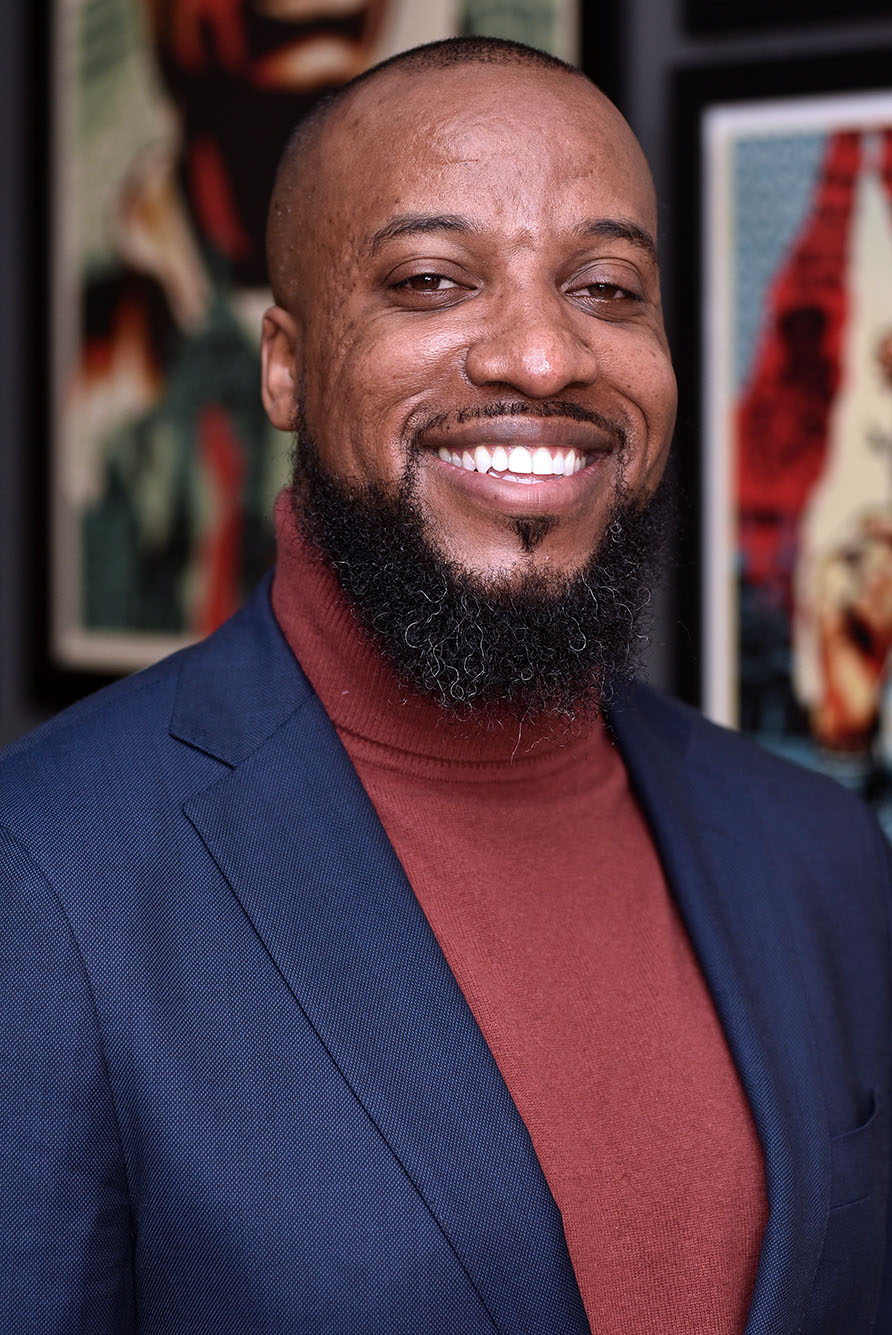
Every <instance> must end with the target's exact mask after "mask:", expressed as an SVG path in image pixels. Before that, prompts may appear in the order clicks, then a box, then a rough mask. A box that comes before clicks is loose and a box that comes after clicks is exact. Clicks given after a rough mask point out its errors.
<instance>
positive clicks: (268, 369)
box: [260, 306, 300, 431]
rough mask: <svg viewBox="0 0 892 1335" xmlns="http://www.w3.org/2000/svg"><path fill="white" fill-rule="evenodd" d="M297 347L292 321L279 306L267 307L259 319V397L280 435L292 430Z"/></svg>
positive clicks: (295, 323)
mask: <svg viewBox="0 0 892 1335" xmlns="http://www.w3.org/2000/svg"><path fill="white" fill-rule="evenodd" d="M299 345H300V335H299V332H298V327H297V322H296V321H295V319H294V317H293V316H292V315H290V314H289V313H288V311H286V310H285V309H284V307H282V306H271V307H270V308H269V310H268V311H267V312H266V313H265V315H264V317H263V329H262V333H261V340H260V358H261V364H262V367H263V381H262V394H263V406H264V408H265V409H266V415H267V417H268V418H269V420H270V421H271V422H272V424H273V426H274V427H278V429H279V430H280V431H291V430H293V428H294V412H295V406H296V403H297V380H298V375H299V371H298V367H297V362H298V354H299V351H300V347H299Z"/></svg>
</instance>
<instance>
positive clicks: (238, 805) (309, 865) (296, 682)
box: [175, 609, 588, 1335]
mask: <svg viewBox="0 0 892 1335" xmlns="http://www.w3.org/2000/svg"><path fill="white" fill-rule="evenodd" d="M265 615H267V616H268V615H269V614H268V609H267V612H266V614H265ZM261 638H262V639H263V642H264V643H265V645H266V649H265V654H266V655H269V654H270V653H272V654H273V659H274V661H273V662H272V663H271V662H270V661H269V659H268V658H267V661H265V662H260V661H258V662H257V663H254V664H250V663H245V662H243V663H242V665H241V669H242V670H241V672H240V674H239V677H236V678H235V679H234V682H235V684H234V688H233V692H232V693H233V695H235V696H238V691H239V684H240V681H244V680H250V678H246V677H245V676H244V673H245V671H248V672H251V671H254V672H257V673H262V674H263V676H262V677H261V680H265V681H267V682H269V681H271V680H274V681H277V682H278V686H279V691H281V690H282V689H283V687H285V683H286V682H287V683H288V685H287V688H286V693H285V695H284V699H285V700H287V701H289V702H290V703H289V704H288V708H287V711H284V712H286V713H287V716H286V717H285V718H284V721H283V718H282V715H283V705H282V699H283V697H282V696H281V695H278V694H277V693H272V692H268V695H269V697H270V699H271V701H272V703H270V704H269V705H268V706H265V708H266V715H267V727H268V726H269V725H270V724H272V725H273V727H274V731H272V734H271V735H269V736H268V737H267V738H266V740H265V741H263V742H262V744H259V745H258V742H257V733H258V731H262V729H259V727H258V725H257V724H256V723H255V725H253V728H251V727H248V725H246V724H245V723H244V721H242V722H240V723H239V724H238V725H236V726H235V727H232V728H230V727H227V725H226V722H225V714H226V711H227V710H228V709H236V710H237V709H238V708H239V704H240V698H239V699H235V700H234V701H232V700H231V701H230V702H229V703H228V704H227V703H225V702H223V701H221V700H220V699H218V700H216V701H215V711H216V715H217V720H216V725H215V724H214V723H213V721H212V720H211V718H210V712H209V710H208V709H207V708H206V706H205V695H206V691H205V694H204V695H202V694H200V693H197V692H196V690H194V689H193V686H194V687H195V688H197V687H198V686H199V684H200V683H201V682H202V681H204V682H206V681H207V679H208V678H207V673H206V671H204V670H201V666H200V665H198V667H197V669H196V670H191V669H190V676H191V677H192V678H193V682H192V683H191V684H190V682H186V683H184V689H183V691H182V692H181V697H180V701H179V703H178V706H177V713H176V728H175V731H176V733H177V735H178V736H180V737H181V738H183V739H184V740H188V741H190V742H191V744H200V745H201V747H202V749H204V750H212V749H213V747H214V745H215V743H214V741H213V740H212V734H213V733H214V731H215V728H216V733H217V736H218V737H224V736H225V737H226V738H227V740H226V742H225V743H224V744H223V745H222V749H223V750H228V752H229V758H228V763H230V764H233V765H234V769H233V771H232V772H231V773H228V774H226V775H225V776H224V778H223V779H222V780H221V781H220V782H218V783H217V784H216V785H215V786H214V787H213V788H211V789H209V790H207V791H206V792H204V793H202V794H200V795H199V796H197V797H196V798H194V799H193V800H192V801H191V802H190V803H188V804H187V806H186V814H187V816H188V818H189V819H190V821H191V822H192V823H193V825H194V826H195V828H196V830H197V831H198V833H199V835H200V836H201V838H202V840H203V841H204V843H205V845H206V847H207V849H208V851H209V852H210V854H211V856H212V857H213V858H214V860H215V862H216V863H217V865H218V866H219V868H220V870H221V871H222V873H223V875H224V876H225V877H226V879H227V880H228V882H229V884H230V885H231V887H232V889H233V891H234V892H235V894H236V895H237V896H238V898H239V900H240V902H241V904H242V906H243V908H244V910H245V912H246V913H247V915H248V916H249V918H250V920H251V922H252V923H253V924H254V927H255V928H256V930H257V932H258V934H259V935H260V937H261V939H262V940H263V942H264V943H265V945H266V948H267V950H268V951H269V954H270V956H271V958H272V960H273V962H274V963H275V965H276V967H277V968H278V970H279V971H280V973H281V974H282V977H283V978H284V979H285V981H286V983H287V984H288V986H289V988H290V989H291V991H292V993H293V995H294V997H295V1000H296V1002H297V1004H298V1005H299V1006H300V1007H301V1008H302V1009H303V1011H304V1013H305V1014H306V1016H307V1018H308V1019H309V1021H310V1022H311V1024H312V1025H313V1027H314V1028H315V1030H316V1032H317V1034H318V1035H319V1038H320V1040H321V1041H322V1043H323V1044H324V1045H325V1047H326V1049H327V1050H328V1052H329V1054H330V1055H331V1057H332V1060H333V1061H334V1062H335V1063H336V1064H337V1066H338V1068H339V1069H340V1071H341V1073H342V1074H343V1076H344V1079H345V1081H346V1082H347V1084H348V1085H349V1086H350V1088H351V1089H352V1090H353V1092H354V1094H355V1095H356V1097H357V1098H358V1099H359V1100H360V1101H361V1102H362V1104H363V1105H364V1107H365V1108H366V1110H367V1111H368V1113H369V1116H370V1117H371V1118H372V1120H373V1121H374V1123H375V1125H376V1126H377V1127H378V1129H379V1131H380V1133H381V1135H382V1136H383V1137H384V1138H385V1140H386V1141H387V1142H388V1144H389V1145H390V1147H391V1149H392V1151H393V1153H394V1154H395V1155H396V1157H397V1159H398V1160H399V1161H400V1163H401V1164H402V1165H403V1167H404V1169H405V1171H406V1173H407V1174H408V1175H409V1177H410V1179H411V1180H412V1182H413V1183H414V1185H415V1187H416V1188H417V1190H418V1191H419V1193H420V1194H421V1196H422V1197H423V1199H424V1201H425V1202H426V1204H427V1206H428V1208H429V1209H430V1211H431V1212H432V1214H433V1215H434V1217H435V1218H436V1219H437V1221H438V1223H439V1224H440V1226H441V1227H442V1229H443V1231H444V1233H445V1234H446V1236H447V1237H448V1238H449V1240H450V1242H451V1244H452V1246H453V1248H454V1250H455V1252H456V1254H457V1256H458V1258H459V1260H460V1262H461V1263H462V1265H463V1266H464V1267H465V1269H466V1271H467V1273H468V1275H469V1277H470V1279H471V1282H472V1283H473V1284H474V1285H475V1287H476V1288H477V1291H478V1293H479V1295H480V1298H481V1301H482V1303H483V1305H484V1307H485V1308H486V1310H487V1312H488V1313H489V1315H490V1317H491V1319H492V1322H493V1325H494V1327H495V1328H496V1329H497V1330H499V1331H501V1332H506V1333H507V1332H516V1333H517V1335H528V1332H530V1331H532V1330H548V1331H550V1332H566V1333H567V1335H570V1333H571V1332H572V1333H573V1335H583V1333H584V1332H587V1331H588V1324H587V1321H586V1318H585V1314H584V1310H583V1307H582V1302H581V1299H580V1296H579V1291H578V1288H577V1285H576V1281H575V1277H574V1275H573V1270H572V1267H571V1264H570V1260H569V1256H568V1253H567V1249H566V1244H565V1241H564V1235H563V1228H562V1224H561V1220H560V1215H559V1212H558V1210H557V1207H556V1206H555V1203H554V1201H553V1199H552V1197H551V1195H550V1193H549V1191H548V1187H547V1185H546V1182H545V1179H544V1177H543V1175H542V1172H541V1169H540V1167H539V1164H538V1161H537V1160H536V1157H535V1154H534V1152H533V1148H532V1145H531V1142H530V1140H529V1136H528V1134H527V1131H526V1128H525V1127H524V1125H523V1123H522V1121H521V1119H520V1117H519V1115H518V1113H517V1110H516V1109H515V1107H514V1104H513V1103H512V1101H511V1098H510V1095H509V1094H508V1091H507V1089H506V1087H505V1084H504V1081H503V1080H502V1077H501V1075H500V1074H499V1071H498V1069H497V1067H496V1065H495V1063H494V1061H493V1058H492V1055H491V1054H490V1052H489V1049H488V1048H487V1047H486V1044H485V1042H484V1040H483V1037H482V1035H481V1034H480V1031H479V1029H478V1027H477V1025H476V1022H475V1021H474V1019H473V1016H472V1015H471V1013H470V1010H469V1009H468V1006H467V1003H466V1002H465V1000H464V997H463V996H462V994H461V992H460V990H459V988H458V986H457V984H456V983H455V980H454V978H453V977H452V974H451V973H450V971H449V968H448V966H447V965H446V962H445V959H444V957H443V955H442V952H441V951H440V948H439V946H438V945H437V943H436V940H435V938H434V936H433V934H432V932H431V930H430V928H429V926H428V924H427V921H426V919H425V918H424V915H423V914H422V912H421V910H420V908H419V906H418V903H417V901H416V899H415V896H414V894H413V893H412V890H411V888H410V886H409V884H408V881H407V880H406V877H405V874H404V872H403V870H402V867H401V866H400V864H399V862H398V860H397V858H396V856H395V854H394V852H393V849H392V848H391V846H390V844H389V842H388V840H387V838H386V835H385V834H384V831H383V829H382V827H381V825H380V822H379V821H378V818H377V815H376V813H375V811H374V809H373V807H372V805H371V803H370V802H369V800H368V798H367V796H366V794H365V792H364V790H363V789H362V786H361V785H360V783H359V780H358V778H357V777H356V774H355V771H354V770H353V768H352V766H351V764H350V762H349V760H348V758H347V756H346V753H345V752H344V751H343V748H342V747H341V744H340V742H339V740H338V738H337V736H336V734H335V732H334V730H333V728H332V726H331V724H330V722H329V720H328V718H327V716H326V715H325V713H324V711H323V710H322V707H321V705H320V704H319V702H318V700H317V699H316V697H315V695H313V694H312V692H311V690H310V688H309V687H308V685H307V683H306V681H305V679H304V678H303V676H302V674H301V673H300V671H299V669H298V668H297V665H296V664H295V663H294V660H293V658H291V657H290V653H289V652H288V651H287V649H285V653H286V654H287V656H288V659H289V660H290V662H288V663H287V664H283V662H282V658H281V655H282V649H283V647H284V646H282V645H281V644H279V645H278V646H277V645H276V644H275V642H274V641H275V636H271V635H270V632H269V626H266V628H265V630H264V632H263V636H262V637H261ZM240 646H241V647H240V650H239V652H240V653H241V652H243V648H244V646H243V644H242V642H241V641H240ZM225 672H226V668H225V665H222V664H221V663H220V662H219V661H217V662H216V664H215V679H216V680H222V679H223V676H222V674H224V673H225ZM254 679H255V680H256V679H257V678H256V677H255V678H254ZM295 704H296V705H297V708H295ZM216 745H217V746H218V747H220V746H221V744H220V743H219V742H218V743H216ZM224 758H226V757H224Z"/></svg>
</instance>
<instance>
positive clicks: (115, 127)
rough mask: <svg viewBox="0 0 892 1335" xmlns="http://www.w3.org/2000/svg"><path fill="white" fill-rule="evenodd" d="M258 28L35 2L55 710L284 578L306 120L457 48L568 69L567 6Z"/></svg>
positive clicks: (360, 3) (44, 553)
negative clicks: (365, 86)
mask: <svg viewBox="0 0 892 1335" xmlns="http://www.w3.org/2000/svg"><path fill="white" fill-rule="evenodd" d="M266 8H268V7H264V6H260V5H256V6H255V5H253V4H249V3H247V0H213V2H211V0H38V4H37V5H35V15H37V13H38V11H40V18H39V19H37V18H35V30H36V31H38V32H40V34H41V38H42V40H43V42H44V43H45V45H44V52H45V60H46V75H45V80H43V81H42V91H43V93H45V94H47V96H46V98H45V101H46V102H47V104H48V105H49V106H50V108H51V111H52V115H51V117H50V127H49V139H48V142H47V145H46V161H47V163H48V171H47V175H46V184H45V186H41V187H40V188H39V189H38V190H37V191H36V195H37V198H36V200H35V209H34V216H35V226H36V227H38V228H41V227H42V228H44V231H43V234H42V236H41V248H42V252H43V253H42V256H41V262H42V271H41V272H40V273H39V274H38V275H36V279H35V282H36V286H37V288H38V289H41V288H42V295H43V297H44V298H45V309H46V311H47V318H46V320H45V321H40V322H39V323H40V326H41V328H40V330H39V331H37V334H36V337H35V341H34V348H33V356H32V362H33V365H34V368H35V375H34V412H33V422H34V435H35V439H36V440H40V441H45V442H46V448H45V451H44V452H43V454H42V456H41V458H40V459H39V461H37V462H36V463H35V469H34V471H35V491H36V503H35V513H34V530H35V534H36V535H37V543H38V546H39V550H38V552H37V553H36V557H35V567H36V572H37V573H36V583H37V587H38V591H39V593H38V598H37V602H38V605H39V606H41V607H42V609H43V619H42V624H41V625H40V627H39V630H38V636H37V640H38V643H37V645H36V652H35V665H34V671H33V673H32V674H31V676H32V682H33V685H34V693H35V696H36V697H37V698H38V699H39V700H40V702H41V703H42V704H45V705H50V706H51V707H55V706H58V705H61V704H65V703H68V701H69V700H71V699H73V698H76V697H77V696H79V695H82V694H84V693H86V692H87V691H88V690H90V689H93V688H95V687H97V686H100V685H102V684H104V683H105V682H107V681H109V680H112V679H113V678H114V677H115V676H118V675H120V674H122V673H125V672H130V671H134V670H137V669H139V668H142V667H144V666H146V665H147V664H149V663H151V662H153V661H154V660H156V659H158V658H160V657H162V656H163V655H165V654H167V653H170V652H172V651H174V650H176V649H179V648H181V647H184V646H185V645H187V644H188V643H190V642H192V641H193V640H195V639H197V638H200V637H201V636H203V635H205V634H207V633H209V632H210V631H212V630H213V629H214V628H215V626H216V625H218V624H219V623H220V622H222V621H223V620H224V619H225V617H226V616H227V615H229V614H230V613H231V612H233V611H235V609H236V608H237V606H238V605H239V604H240V603H241V601H242V600H243V598H244V597H245V596H246V594H247V593H248V592H249V590H250V588H251V587H252V586H253V584H254V583H255V582H256V580H257V579H258V578H259V577H260V575H261V574H262V573H263V571H264V570H265V569H266V568H268V566H269V565H270V564H271V562H272V560H273V557H274V541H273V533H272V525H271V516H272V508H273V500H274V497H275V494H276V492H277V491H278V489H279V488H280V487H281V485H283V484H284V482H285V481H286V480H287V477H288V471H289V468H290V450H291V442H290V440H289V439H288V437H287V436H286V435H283V434H282V433H278V432H275V431H274V430H273V429H272V428H271V427H270V426H269V425H268V423H267V422H266V420H265V417H264V414H263V411H262V406H261V402H260V393H259V374H260V368H259V350H258V339H259V328H260V320H261V315H262V311H263V309H264V307H265V306H266V305H268V304H269V300H270V297H269V293H268V291H267V289H266V285H265V272H264V263H263V230H264V219H265V212H266V203H267V200H268V197H269V193H270V189H271V184H272V177H273V173H274V169H275V164H276V161H277V159H278V156H279V153H280V151H281V149H282V147H283V146H284V142H285V139H286V137H287V133H288V132H289V131H290V129H291V128H292V127H293V125H294V123H295V122H296V121H297V119H298V118H299V116H300V115H301V114H303V113H304V112H305V111H306V110H308V109H309V107H310V106H311V105H312V104H313V102H314V101H316V100H317V99H318V97H320V96H322V95H323V94H324V93H325V92H327V91H328V90H330V89H331V88H333V87H336V86H338V84H340V83H342V82H344V81H345V80H346V79H348V78H350V77H352V76H353V75H354V74H356V73H358V72H360V70H362V69H364V68H367V67H368V66H369V65H370V64H374V63H376V62H377V61H378V60H380V59H384V58H386V57H388V56H389V55H392V54H395V53H396V52H397V51H399V50H403V49H406V48H407V47H411V46H415V45H418V44H421V43H423V42H426V41H432V40H437V39H439V38H442V37H448V36H453V35H458V34H459V33H460V32H466V33H471V34H473V33H488V34H491V35H496V36H504V37H514V38H516V39H517V40H527V41H531V42H534V43H538V44H539V45H547V46H549V47H550V49H553V50H554V51H555V52H556V54H559V55H561V56H563V57H565V58H569V59H575V58H577V56H578V52H579V49H580V48H579V41H580V39H579V26H580V9H579V5H578V0H526V3H524V4H523V5H516V4H508V3H506V2H505V0H425V4H424V5H418V4H416V3H414V0H356V3H353V4H347V5H345V4H344V3H343V0H331V4H330V5H329V6H328V8H330V11H331V12H330V14H328V10H327V7H326V0H320V3H318V4H316V5H314V6H311V7H309V9H308V10H307V13H308V14H309V16H310V17H309V18H308V19H306V20H304V19H302V18H300V14H301V13H302V12H303V10H304V9H306V7H298V9H297V11H295V13H296V14H297V16H298V17H295V18H293V19H283V18H280V19H279V20H277V21H273V20H271V19H270V18H269V17H268V16H267V15H266V14H265V9H266ZM283 12H286V11H283ZM286 27H287V31H285V29H286ZM304 28H305V29H306V31H305V32H304ZM47 33H49V34H50V36H49V40H48V41H47V38H46V34H47ZM298 39H299V40H298ZM298 48H300V49H299V50H298ZM301 79H304V82H303V83H301V82H300V80H301ZM289 81H290V82H289ZM252 130H253V133H252ZM44 191H45V196H44V193H43V192H44ZM44 219H46V221H45V222H44V221H43V220H44ZM41 595H42V596H41Z"/></svg>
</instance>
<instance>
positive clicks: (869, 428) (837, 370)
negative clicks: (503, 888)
mask: <svg viewBox="0 0 892 1335" xmlns="http://www.w3.org/2000/svg"><path fill="white" fill-rule="evenodd" d="M889 58H890V53H888V52H878V51H874V52H872V53H869V54H866V55H865V56H863V57H861V56H859V57H854V56H850V57H847V58H846V60H845V62H842V61H830V62H827V61H820V62H810V63H803V64H802V65H800V66H798V67H793V70H794V77H792V78H791V67H790V66H789V65H785V66H783V67H778V68H776V69H775V68H772V67H767V68H766V67H761V68H760V70H759V71H758V74H757V76H756V77H748V74H747V72H746V71H742V70H740V69H738V70H736V71H724V72H722V71H710V74H709V78H708V79H706V78H705V76H701V82H700V85H699V86H698V87H696V88H694V87H692V85H691V84H690V83H689V84H688V85H687V86H685V87H684V88H683V90H682V93H683V97H685V98H687V105H686V109H685V114H686V115H687V117H688V122H689V124H690V123H691V121H693V122H695V125H691V129H692V130H694V131H695V133H694V139H693V145H695V146H696V152H697V157H698V168H697V175H698V176H699V185H700V203H701V210H702V212H701V216H700V220H699V226H697V227H692V228H691V229H689V230H690V232H691V234H692V235H693V236H695V237H697V238H698V240H697V242H696V244H697V245H698V248H699V251H700V255H699V270H698V278H699V282H698V283H696V284H695V288H696V287H699V289H700V292H701V295H702V324H701V328H700V331H699V332H700V337H699V340H698V349H699V350H698V353H697V366H696V368H693V375H691V374H690V372H691V370H692V368H690V367H689V368H688V383H687V391H688V393H690V391H691V389H692V388H693V385H692V384H691V381H692V380H693V379H696V381H698V382H699V383H698V388H699V400H700V401H699V418H700V424H701V427H700V429H701V437H702V453H701V458H700V465H701V466H700V483H701V502H702V542H701V552H702V558H701V569H702V571H703V587H702V650H703V654H702V660H703V677H702V703H703V706H704V708H705V711H706V712H707V713H708V714H709V715H711V716H712V717H714V718H716V719H717V720H719V721H720V722H724V723H729V724H732V725H735V726H739V727H741V728H743V729H744V730H745V731H747V732H749V733H751V734H753V735H754V736H755V737H757V738H758V739H759V740H760V741H762V742H763V743H765V744H767V745H768V746H770V747H772V748H773V749H775V750H777V751H779V752H782V753H784V754H787V755H789V756H791V757H793V758H794V759H797V760H799V761H801V762H802V763H805V764H808V765H810V766H813V767H815V768H820V769H823V770H825V771H827V772H828V773H831V774H833V775H834V776H835V777H837V778H839V779H840V780H842V781H843V782H845V783H847V784H848V785H849V786H851V787H853V788H856V789H857V790H859V791H860V792H861V793H862V794H863V795H865V796H866V797H868V798H869V799H870V800H872V801H874V802H875V803H876V805H877V807H878V810H879V812H880V815H881V818H882V819H883V822H884V824H885V825H886V828H887V829H889V830H890V832H892V89H887V88H884V86H883V78H884V76H885V72H886V71H888V69H889V68H892V66H890V65H889V64H888V61H889ZM751 75H752V72H750V76H751ZM772 85H773V91H772V90H771V86H772ZM690 260H691V256H690V255H689V257H688V262H690ZM689 272H693V270H689Z"/></svg>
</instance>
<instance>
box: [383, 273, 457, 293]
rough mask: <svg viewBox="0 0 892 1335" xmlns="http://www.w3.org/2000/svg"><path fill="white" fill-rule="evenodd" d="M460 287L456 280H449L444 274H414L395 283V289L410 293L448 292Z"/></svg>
mask: <svg viewBox="0 0 892 1335" xmlns="http://www.w3.org/2000/svg"><path fill="white" fill-rule="evenodd" d="M458 286H459V285H458V283H456V282H455V280H454V279H452V278H447V277H446V275H445V274H442V273H414V274H410V276H409V277H408V278H402V279H400V281H399V282H398V283H394V287H397V288H403V289H405V290H406V291H408V292H447V291H448V290H449V289H450V288H456V287H458Z"/></svg>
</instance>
